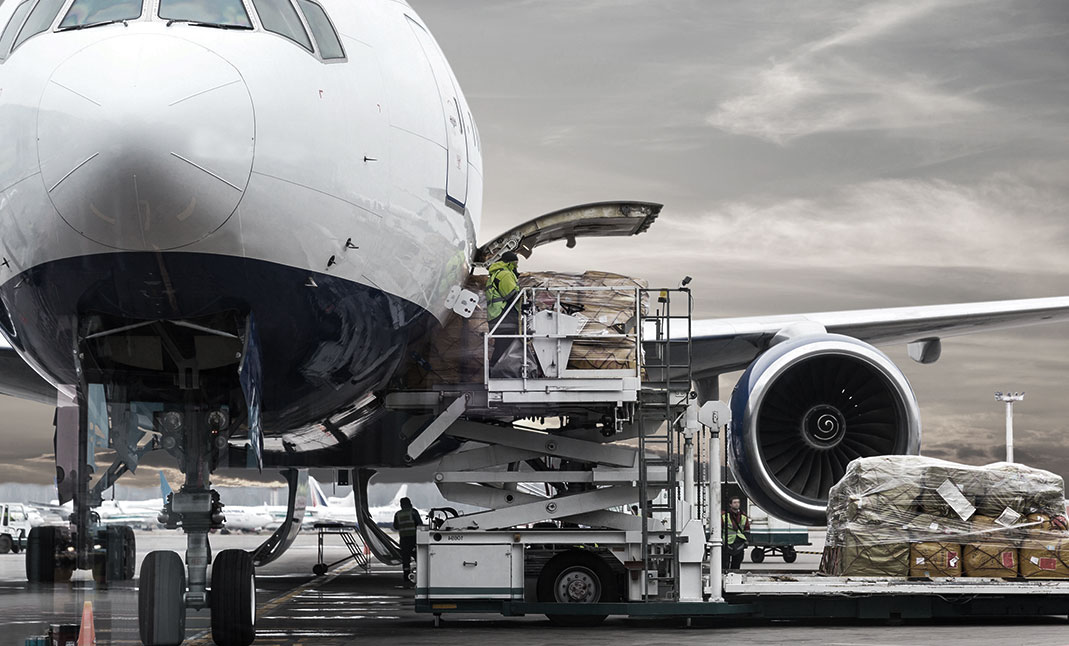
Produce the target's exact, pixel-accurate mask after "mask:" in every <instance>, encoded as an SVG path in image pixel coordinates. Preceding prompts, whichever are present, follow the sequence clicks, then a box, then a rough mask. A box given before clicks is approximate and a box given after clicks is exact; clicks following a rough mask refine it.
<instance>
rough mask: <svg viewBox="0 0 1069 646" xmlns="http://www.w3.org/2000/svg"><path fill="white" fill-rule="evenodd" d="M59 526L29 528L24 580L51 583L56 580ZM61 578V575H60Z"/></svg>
mask: <svg viewBox="0 0 1069 646" xmlns="http://www.w3.org/2000/svg"><path fill="white" fill-rule="evenodd" d="M58 530H59V527H53V526H50V525H44V526H41V527H34V528H32V529H30V538H29V539H28V540H27V541H26V580H27V581H29V582H30V583H53V582H55V580H56V578H57V577H56V570H57V569H58V568H57V567H56V539H57V534H58ZM60 578H62V577H60Z"/></svg>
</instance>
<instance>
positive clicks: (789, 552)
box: [783, 547, 798, 563]
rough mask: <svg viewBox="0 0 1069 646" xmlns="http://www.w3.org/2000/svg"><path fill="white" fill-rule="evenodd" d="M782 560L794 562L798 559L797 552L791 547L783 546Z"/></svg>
mask: <svg viewBox="0 0 1069 646" xmlns="http://www.w3.org/2000/svg"><path fill="white" fill-rule="evenodd" d="M783 560H784V562H786V563H794V562H795V561H797V560H798V552H796V551H795V550H794V548H793V547H787V548H784V549H783Z"/></svg>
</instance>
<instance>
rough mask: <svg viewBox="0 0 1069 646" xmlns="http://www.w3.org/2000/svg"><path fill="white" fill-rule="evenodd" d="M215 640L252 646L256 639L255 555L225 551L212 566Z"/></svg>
mask: <svg viewBox="0 0 1069 646" xmlns="http://www.w3.org/2000/svg"><path fill="white" fill-rule="evenodd" d="M210 598H211V609H212V640H213V641H214V642H215V643H216V644H217V646H249V644H251V643H252V642H253V641H254V640H255V639H256V573H255V570H254V568H253V564H252V554H250V553H248V552H246V551H244V550H223V551H222V552H219V554H218V556H216V557H215V562H214V563H213V564H212V590H211V595H210Z"/></svg>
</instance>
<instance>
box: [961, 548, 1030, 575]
mask: <svg viewBox="0 0 1069 646" xmlns="http://www.w3.org/2000/svg"><path fill="white" fill-rule="evenodd" d="M963 551H964V556H963V557H962V563H961V569H962V574H964V575H965V576H971V577H994V578H1005V579H1012V578H1014V577H1016V576H1017V562H1018V558H1019V557H1018V552H1017V548H1016V547H1011V546H1010V545H1006V544H1002V545H999V544H984V543H978V544H971V545H966V546H965V548H964V550H963Z"/></svg>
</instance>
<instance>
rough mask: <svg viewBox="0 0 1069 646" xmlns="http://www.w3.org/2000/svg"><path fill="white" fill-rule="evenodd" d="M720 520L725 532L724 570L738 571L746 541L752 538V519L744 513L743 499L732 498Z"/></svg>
mask: <svg viewBox="0 0 1069 646" xmlns="http://www.w3.org/2000/svg"><path fill="white" fill-rule="evenodd" d="M720 520H721V523H720V526H721V527H722V528H723V532H724V548H723V549H722V550H721V554H723V558H722V559H721V560H722V562H723V566H724V569H725V570H737V569H739V568H740V567H741V566H742V557H743V555H744V554H745V553H746V541H747V540H749V537H750V519H749V518H748V517H747V516H746V514H744V513H742V499H741V498H739V497H738V496H732V497H731V498H730V500H729V505H728V508H727V509H726V510H724V512H723V513H722V514H721V516H720Z"/></svg>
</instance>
